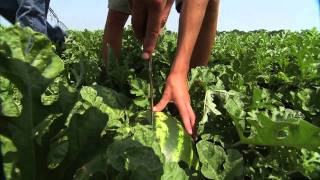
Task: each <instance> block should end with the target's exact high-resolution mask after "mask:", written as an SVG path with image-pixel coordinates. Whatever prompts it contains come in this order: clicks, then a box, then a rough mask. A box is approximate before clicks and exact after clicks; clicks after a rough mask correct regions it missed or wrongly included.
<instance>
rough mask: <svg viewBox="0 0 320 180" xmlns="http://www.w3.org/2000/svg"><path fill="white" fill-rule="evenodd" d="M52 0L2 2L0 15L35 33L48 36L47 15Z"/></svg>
mask: <svg viewBox="0 0 320 180" xmlns="http://www.w3.org/2000/svg"><path fill="white" fill-rule="evenodd" d="M49 3H50V0H0V14H1V15H3V16H4V17H5V18H7V19H8V20H9V21H10V22H12V23H14V22H19V23H20V25H21V26H24V27H25V26H28V27H30V28H31V29H33V30H34V31H37V32H41V33H43V34H46V35H47V34H48V32H47V13H48V8H49Z"/></svg>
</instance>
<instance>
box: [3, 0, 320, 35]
mask: <svg viewBox="0 0 320 180" xmlns="http://www.w3.org/2000/svg"><path fill="white" fill-rule="evenodd" d="M318 1H319V0H264V1H262V0H221V1H220V14H219V21H218V31H230V30H234V29H238V30H243V31H251V30H258V29H267V30H279V29H289V30H302V29H310V28H313V27H316V28H317V29H318V30H320V13H319V12H320V10H319V6H318ZM50 6H51V8H52V9H53V10H54V11H55V12H56V14H57V15H58V17H59V19H60V20H61V21H62V22H63V23H64V24H65V25H66V26H67V27H68V28H69V29H78V30H79V29H89V30H95V29H103V28H104V25H105V20H106V16H107V12H108V8H107V7H108V1H107V0H90V1H88V0H52V1H51V4H50ZM129 21H130V20H129ZM129 21H128V23H127V24H130V22H129ZM178 21H179V14H178V13H177V12H176V11H175V9H174V8H173V9H172V11H171V14H170V16H169V20H168V22H167V28H168V29H169V30H173V31H177V30H178ZM3 22H4V21H3V19H1V21H0V23H2V24H3Z"/></svg>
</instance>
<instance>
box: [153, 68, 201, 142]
mask: <svg viewBox="0 0 320 180" xmlns="http://www.w3.org/2000/svg"><path fill="white" fill-rule="evenodd" d="M169 102H174V104H175V105H176V106H177V108H178V110H179V113H180V116H181V117H182V121H183V124H184V127H185V129H186V131H187V133H188V134H190V135H191V136H192V137H193V139H196V136H197V132H196V131H195V122H196V116H195V114H194V112H193V110H192V107H191V105H190V96H189V92H188V85H187V77H186V76H184V75H180V74H172V73H171V74H170V75H169V77H168V78H167V83H166V87H165V90H164V92H163V95H162V98H161V100H160V101H159V103H158V104H157V105H155V106H154V107H153V110H154V111H157V112H158V111H162V110H163V109H164V108H165V107H166V106H167V104H168V103H169Z"/></svg>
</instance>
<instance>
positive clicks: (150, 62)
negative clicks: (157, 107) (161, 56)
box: [148, 56, 154, 128]
mask: <svg viewBox="0 0 320 180" xmlns="http://www.w3.org/2000/svg"><path fill="white" fill-rule="evenodd" d="M148 64H149V68H148V71H149V83H150V92H149V94H150V97H149V98H150V113H151V125H152V127H153V128H154V112H153V97H154V95H153V91H154V90H153V77H152V71H153V70H152V56H151V57H150V59H149V62H148Z"/></svg>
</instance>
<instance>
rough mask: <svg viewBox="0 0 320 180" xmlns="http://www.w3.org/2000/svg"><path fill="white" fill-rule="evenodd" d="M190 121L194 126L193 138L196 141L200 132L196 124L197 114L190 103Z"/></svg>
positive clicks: (188, 106)
mask: <svg viewBox="0 0 320 180" xmlns="http://www.w3.org/2000/svg"><path fill="white" fill-rule="evenodd" d="M187 108H188V112H189V116H190V121H191V127H192V139H193V140H194V141H197V139H198V133H197V126H196V115H195V113H194V111H193V109H192V107H191V105H190V104H187Z"/></svg>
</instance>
